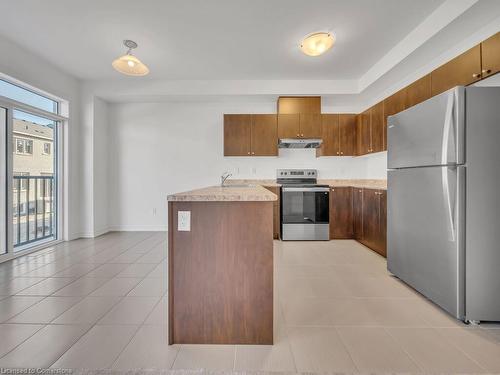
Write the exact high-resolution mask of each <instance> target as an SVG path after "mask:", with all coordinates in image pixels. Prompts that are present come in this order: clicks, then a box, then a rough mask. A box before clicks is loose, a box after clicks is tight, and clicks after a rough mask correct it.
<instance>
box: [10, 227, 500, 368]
mask: <svg viewBox="0 0 500 375" xmlns="http://www.w3.org/2000/svg"><path fill="white" fill-rule="evenodd" d="M166 270H167V265H166V236H165V234H164V233H148V232H140V233H139V232H136V233H132V232H128V233H110V234H107V235H104V236H101V237H99V238H96V239H82V240H77V241H73V242H69V243H63V244H60V245H57V246H55V247H50V248H47V249H45V250H42V251H39V252H37V253H34V254H31V255H28V256H24V257H22V258H18V259H15V260H13V261H10V262H6V263H3V264H0V367H42V368H44V367H56V368H95V369H98V368H99V369H100V368H115V369H135V368H157V369H164V368H172V369H199V368H205V369H210V370H237V371H245V370H247V371H252V370H262V371H287V372H364V373H369V372H370V373H376V372H380V373H381V372H385V373H387V372H405V373H418V372H434V373H437V372H440V373H457V372H459V373H482V372H483V373H484V372H500V329H499V328H500V326H493V325H491V326H488V325H481V326H479V327H468V326H465V325H463V324H461V323H459V322H457V321H455V320H453V319H452V318H450V317H449V316H447V315H446V314H445V313H444V312H442V311H441V310H440V309H439V308H437V307H436V306H434V305H433V304H431V303H430V302H428V301H427V300H425V299H424V298H423V297H422V296H420V295H419V294H417V293H416V292H414V291H413V290H411V289H410V288H408V287H407V286H405V285H404V284H403V283H401V282H399V281H398V280H397V279H395V278H394V277H391V276H390V275H389V274H388V273H387V271H386V263H385V260H384V259H383V258H381V257H379V256H378V255H377V254H375V253H373V252H372V251H370V250H368V249H367V248H365V247H364V246H362V245H360V244H358V243H357V242H355V241H350V240H345V241H330V242H279V241H276V242H275V296H276V301H275V345H273V346H251V345H250V346H245V345H174V346H168V345H167V339H166V333H167V327H166V324H167V319H166V318H167V313H166V311H167V300H166V285H167V283H166Z"/></svg>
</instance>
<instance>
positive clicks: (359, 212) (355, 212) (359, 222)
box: [352, 188, 363, 241]
mask: <svg viewBox="0 0 500 375" xmlns="http://www.w3.org/2000/svg"><path fill="white" fill-rule="evenodd" d="M352 227H353V238H354V239H355V240H358V241H361V240H362V239H363V189H359V188H352Z"/></svg>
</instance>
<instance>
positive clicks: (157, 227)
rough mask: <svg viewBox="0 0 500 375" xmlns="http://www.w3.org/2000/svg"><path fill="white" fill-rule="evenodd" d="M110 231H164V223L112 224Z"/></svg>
mask: <svg viewBox="0 0 500 375" xmlns="http://www.w3.org/2000/svg"><path fill="white" fill-rule="evenodd" d="M109 231H111V232H166V231H167V226H166V225H112V226H110V227H109Z"/></svg>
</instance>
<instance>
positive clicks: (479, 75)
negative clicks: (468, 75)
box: [472, 73, 481, 78]
mask: <svg viewBox="0 0 500 375" xmlns="http://www.w3.org/2000/svg"><path fill="white" fill-rule="evenodd" d="M472 78H481V73H474V74H473V75H472Z"/></svg>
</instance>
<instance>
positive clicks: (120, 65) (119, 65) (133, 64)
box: [111, 40, 149, 76]
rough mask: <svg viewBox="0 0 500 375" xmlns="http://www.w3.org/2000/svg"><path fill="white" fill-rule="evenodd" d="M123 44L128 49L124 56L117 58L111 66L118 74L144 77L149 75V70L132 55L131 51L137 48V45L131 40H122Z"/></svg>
mask: <svg viewBox="0 0 500 375" xmlns="http://www.w3.org/2000/svg"><path fill="white" fill-rule="evenodd" d="M123 44H124V45H125V47H127V48H128V51H127V53H126V54H125V55H123V56H121V57H119V58H117V59H116V60H115V61H113V63H112V64H111V65H113V68H115V69H116V70H117V71H119V72H120V73H123V74H126V75H128V76H145V75H146V74H148V73H149V68H148V67H147V66H146V65H145V64H143V63H142V61H141V60H139V59H138V58H137V57H135V56H134V55H132V50H133V49H134V48H137V43H136V42H134V41H133V40H124V41H123Z"/></svg>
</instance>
